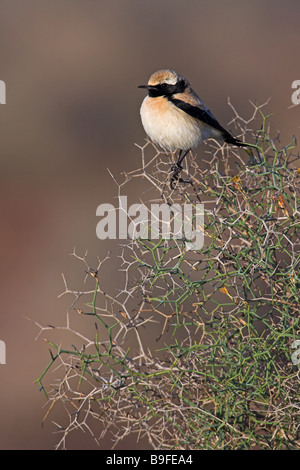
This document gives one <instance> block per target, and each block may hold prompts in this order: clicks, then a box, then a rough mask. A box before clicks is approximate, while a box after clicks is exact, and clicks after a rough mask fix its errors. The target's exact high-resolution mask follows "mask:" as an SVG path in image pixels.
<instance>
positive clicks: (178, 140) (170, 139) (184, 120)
mask: <svg viewBox="0 0 300 470" xmlns="http://www.w3.org/2000/svg"><path fill="white" fill-rule="evenodd" d="M141 119H142V124H143V127H144V129H145V132H146V134H147V135H148V136H149V137H150V139H151V140H152V141H153V142H155V143H157V144H159V145H160V146H161V147H162V148H163V149H165V150H168V151H171V152H174V151H176V150H178V149H182V150H187V149H190V148H194V147H197V145H199V144H201V142H203V140H204V139H206V138H207V137H208V136H207V135H205V134H206V132H205V130H206V129H205V127H203V124H202V123H201V121H199V120H197V119H195V118H193V117H192V116H189V115H188V114H186V113H185V112H184V111H182V110H180V109H178V108H177V107H176V106H175V105H174V104H172V103H171V102H169V101H168V100H167V99H166V98H164V97H157V98H150V97H149V96H146V98H145V99H144V101H143V103H142V106H141ZM203 131H204V132H203Z"/></svg>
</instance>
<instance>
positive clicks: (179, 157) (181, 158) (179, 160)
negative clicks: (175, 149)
mask: <svg viewBox="0 0 300 470" xmlns="http://www.w3.org/2000/svg"><path fill="white" fill-rule="evenodd" d="M190 150H191V149H187V150H186V151H185V152H184V154H183V155H181V154H182V150H180V151H179V154H178V157H177V163H176V165H177V166H178V167H179V168H181V169H182V166H181V163H182V162H183V160H184V159H185V157H186V156H187V154H188V153H189V151H190Z"/></svg>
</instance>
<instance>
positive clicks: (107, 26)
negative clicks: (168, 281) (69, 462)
mask: <svg viewBox="0 0 300 470" xmlns="http://www.w3.org/2000/svg"><path fill="white" fill-rule="evenodd" d="M0 8H1V15H0V60H1V68H0V79H1V80H3V81H4V82H5V83H6V92H7V96H6V100H7V104H6V105H1V106H0V122H1V125H0V134H1V138H0V142H1V144H0V145H1V150H0V158H1V192H2V197H1V237H2V242H1V267H2V269H1V289H2V292H1V320H0V321H1V327H0V332H1V333H0V339H1V340H2V341H5V343H6V350H7V364H6V365H0V381H1V382H0V383H1V389H0V390H1V391H0V398H1V400H0V403H1V404H0V448H1V449H52V448H53V447H54V445H55V443H56V442H57V439H58V437H57V436H56V435H55V434H54V435H53V431H54V430H55V428H54V426H53V425H52V424H51V419H49V420H48V421H47V422H46V424H45V426H44V427H43V428H41V422H42V419H43V416H44V413H45V411H46V409H45V408H44V409H43V408H42V407H43V406H44V404H45V398H44V396H43V395H42V393H40V392H39V391H38V387H37V386H36V385H33V383H32V382H33V380H34V379H36V378H37V377H38V376H39V374H40V373H41V371H42V370H43V368H44V366H45V364H46V363H47V362H48V359H49V353H48V347H47V345H46V344H45V343H44V342H43V341H42V338H43V334H42V335H41V336H40V338H39V339H38V340H37V341H34V339H35V336H36V334H37V333H38V329H37V328H36V326H35V325H34V323H32V322H30V321H28V320H27V319H26V318H25V317H29V318H31V319H32V320H34V321H38V322H40V323H41V324H47V323H50V324H55V325H56V324H63V323H64V321H65V320H64V319H65V311H66V308H67V307H68V305H69V304H70V299H66V300H65V299H64V298H63V299H58V298H57V297H58V294H60V293H61V292H62V291H63V290H64V286H63V282H62V278H61V273H62V272H63V273H65V274H66V277H67V279H70V282H71V285H72V287H74V288H77V287H78V284H79V281H77V280H78V279H80V282H81V281H82V278H83V275H82V271H81V270H82V266H80V265H79V264H78V263H76V261H75V260H74V259H73V258H72V257H70V256H69V254H70V253H71V252H72V251H73V247H74V246H75V247H76V249H77V251H78V253H79V254H83V253H84V252H85V250H86V249H88V250H89V258H90V259H91V260H93V259H95V258H96V256H99V257H100V258H104V257H105V255H106V253H107V251H108V250H109V249H112V250H113V252H115V253H116V255H117V254H118V243H117V242H116V243H112V242H109V241H100V240H98V239H97V238H96V231H95V230H96V223H97V219H96V207H97V206H98V205H99V204H101V203H102V202H108V203H114V201H115V200H114V198H115V196H116V194H117V192H116V189H117V188H116V186H115V185H114V184H113V182H112V179H111V177H110V176H109V174H108V172H107V168H109V169H110V170H111V171H112V172H113V173H114V175H115V176H116V177H118V176H119V174H120V172H122V171H123V170H128V171H130V170H133V169H135V168H137V167H138V166H139V164H140V152H139V150H138V148H137V147H136V146H135V145H134V144H135V143H137V144H140V145H143V143H144V138H145V135H144V131H143V129H142V126H141V123H140V119H139V106H140V103H141V101H142V99H143V97H144V93H143V91H141V90H139V89H138V88H137V85H139V84H142V83H145V82H146V81H147V80H148V78H149V76H150V74H151V73H152V72H154V71H155V70H157V69H159V68H173V69H175V70H176V71H178V72H179V73H181V74H183V75H185V76H186V77H188V79H189V81H190V82H191V84H192V86H193V87H194V88H195V89H196V90H197V91H198V93H199V95H200V96H201V97H202V99H203V100H204V101H205V102H206V103H207V105H208V106H209V107H210V109H211V110H212V112H213V113H214V114H215V115H216V117H217V118H218V120H219V121H220V122H221V123H222V124H223V125H225V126H226V124H227V123H228V122H229V121H230V119H231V118H232V112H231V110H230V108H229V107H228V106H227V98H228V97H230V98H231V101H232V103H233V104H234V105H235V107H236V108H237V109H238V110H239V113H240V114H241V115H242V116H244V117H245V118H249V117H250V116H251V114H252V112H253V107H252V106H251V105H250V103H249V100H252V101H257V102H258V103H264V102H265V101H266V100H267V99H268V98H269V97H271V100H270V103H269V105H268V108H267V111H268V112H270V113H274V116H273V117H272V119H271V123H272V130H273V134H274V135H275V134H276V132H277V130H280V131H281V141H282V144H284V145H285V144H287V143H288V142H289V141H290V140H291V137H292V135H293V134H296V135H297V134H298V136H299V128H300V119H299V117H300V106H296V107H293V108H290V109H289V107H290V106H291V104H292V103H291V94H292V89H291V84H292V82H293V81H294V80H296V79H300V72H299V50H298V46H299V39H300V38H299V36H300V33H299V20H300V4H299V3H297V2H295V1H294V0H284V1H278V0H265V1H263V2H261V1H258V0H254V1H251V2H248V1H241V0H228V1H226V2H221V1H215V0H212V1H206V0H197V1H196V0H185V1H184V2H183V1H179V0H178V1H177V0H159V1H158V0H152V1H141V0H113V1H111V0H98V1H95V0H47V1H46V0H1V1H0ZM199 153H200V154H201V150H200V149H199V150H198V154H199ZM118 262H119V261H118V260H116V261H115V262H114V261H112V262H111V263H109V266H108V271H107V277H106V279H105V282H106V284H107V286H108V287H109V289H110V292H111V293H113V292H114V289H115V288H117V287H118V280H117V277H118V271H117V269H118ZM91 263H93V261H91ZM109 446H110V443H109V442H108V441H106V442H103V447H104V448H105V447H106V448H109ZM69 447H70V448H93V447H94V444H93V443H92V440H91V439H86V438H85V437H84V436H83V435H74V437H73V440H72V439H71V441H70V443H69ZM132 447H134V443H132Z"/></svg>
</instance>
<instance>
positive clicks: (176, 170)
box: [170, 149, 190, 189]
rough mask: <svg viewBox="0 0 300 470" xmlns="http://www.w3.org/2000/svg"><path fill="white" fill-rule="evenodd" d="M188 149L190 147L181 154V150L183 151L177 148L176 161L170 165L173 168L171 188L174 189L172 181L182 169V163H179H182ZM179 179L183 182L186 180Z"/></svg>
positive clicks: (176, 178) (171, 181)
mask: <svg viewBox="0 0 300 470" xmlns="http://www.w3.org/2000/svg"><path fill="white" fill-rule="evenodd" d="M189 151H190V149H188V150H186V151H185V152H184V153H183V154H182V152H183V151H182V150H179V152H178V157H177V162H176V163H175V164H174V165H172V168H171V169H172V170H173V173H172V176H171V180H170V187H171V189H174V188H173V183H174V181H177V180H178V179H179V178H178V176H179V174H180V172H181V170H182V165H181V164H182V162H183V160H184V159H185V157H186V156H187V154H188V153H189ZM179 181H181V182H184V183H185V182H186V181H184V180H182V179H180V180H179ZM188 182H189V181H188Z"/></svg>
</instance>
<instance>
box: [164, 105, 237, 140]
mask: <svg viewBox="0 0 300 470" xmlns="http://www.w3.org/2000/svg"><path fill="white" fill-rule="evenodd" d="M168 99H169V101H171V102H172V103H173V104H174V105H175V106H177V108H179V109H181V110H182V111H184V112H185V113H187V114H189V115H190V116H192V117H194V118H196V119H199V121H202V122H204V123H205V124H207V125H209V126H211V127H213V128H214V129H216V130H218V131H220V132H221V134H222V136H223V138H224V141H225V142H226V143H228V144H233V145H237V146H239V147H243V146H245V145H246V144H244V142H242V141H240V140H238V139H236V138H235V137H233V136H232V135H231V134H230V133H229V132H228V131H226V129H224V127H222V126H221V124H220V123H219V122H218V121H217V120H216V118H214V116H213V115H212V114H211V113H210V112H209V111H207V110H205V109H201V108H199V107H198V106H193V105H191V104H189V103H186V102H185V101H182V100H178V99H176V98H172V97H168Z"/></svg>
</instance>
